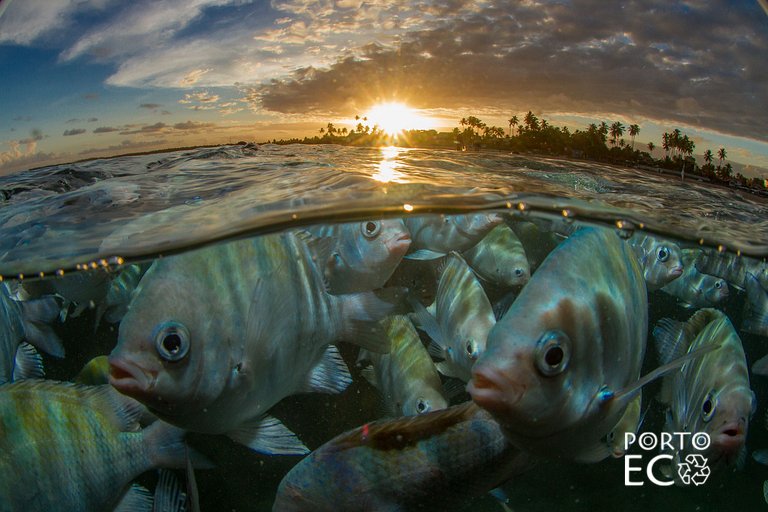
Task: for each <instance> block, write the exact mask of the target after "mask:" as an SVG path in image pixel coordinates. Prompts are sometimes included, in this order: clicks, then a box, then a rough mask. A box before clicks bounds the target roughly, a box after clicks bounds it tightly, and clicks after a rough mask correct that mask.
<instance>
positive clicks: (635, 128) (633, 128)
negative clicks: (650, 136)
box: [629, 124, 640, 151]
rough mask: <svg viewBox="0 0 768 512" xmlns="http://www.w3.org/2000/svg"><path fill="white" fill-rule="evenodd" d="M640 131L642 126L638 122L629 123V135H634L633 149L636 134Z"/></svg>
mask: <svg viewBox="0 0 768 512" xmlns="http://www.w3.org/2000/svg"><path fill="white" fill-rule="evenodd" d="M638 133H640V127H639V126H638V125H636V124H631V125H629V136H630V137H632V151H634V150H635V135H637V134H638Z"/></svg>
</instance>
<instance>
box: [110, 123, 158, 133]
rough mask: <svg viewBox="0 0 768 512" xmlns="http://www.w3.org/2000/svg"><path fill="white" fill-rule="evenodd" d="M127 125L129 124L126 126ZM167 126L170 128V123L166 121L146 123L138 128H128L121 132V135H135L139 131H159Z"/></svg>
mask: <svg viewBox="0 0 768 512" xmlns="http://www.w3.org/2000/svg"><path fill="white" fill-rule="evenodd" d="M126 127H127V126H126ZM165 128H168V125H167V124H165V123H159V122H158V123H155V124H150V125H144V126H142V127H141V128H139V129H137V130H126V131H122V132H120V135H134V134H137V133H156V132H159V131H162V130H164V129H165Z"/></svg>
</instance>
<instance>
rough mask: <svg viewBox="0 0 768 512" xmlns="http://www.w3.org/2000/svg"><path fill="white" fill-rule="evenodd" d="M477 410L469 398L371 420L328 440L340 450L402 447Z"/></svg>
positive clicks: (394, 448) (414, 442) (437, 432)
mask: <svg viewBox="0 0 768 512" xmlns="http://www.w3.org/2000/svg"><path fill="white" fill-rule="evenodd" d="M479 411H480V409H479V407H478V406H477V405H475V403H474V402H471V401H470V402H465V403H463V404H459V405H454V406H453V407H449V408H447V409H441V410H439V411H433V412H428V413H426V414H421V415H419V416H408V417H404V418H397V419H394V420H380V421H374V422H372V423H366V424H365V425H363V426H362V427H358V428H356V429H354V430H350V431H349V432H345V433H344V434H341V435H340V436H338V437H336V438H335V439H334V440H332V441H331V443H332V444H333V445H334V446H335V447H336V448H337V449H339V450H346V449H350V448H355V447H357V446H370V447H372V448H374V449H377V450H384V451H387V450H401V449H404V448H406V447H408V446H412V445H414V444H416V443H418V442H419V441H422V440H424V439H427V438H429V437H432V436H434V435H436V434H439V433H441V432H444V431H445V430H446V429H448V428H450V427H452V426H454V425H456V424H458V423H460V422H462V421H466V420H468V419H469V418H471V417H472V416H474V415H475V414H477V413H478V412H479Z"/></svg>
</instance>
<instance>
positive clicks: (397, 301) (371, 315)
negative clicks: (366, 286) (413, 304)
mask: <svg viewBox="0 0 768 512" xmlns="http://www.w3.org/2000/svg"><path fill="white" fill-rule="evenodd" d="M406 295H407V289H406V288H399V287H392V288H381V289H380V290H374V291H371V292H361V293H350V294H346V295H339V296H338V297H339V299H341V304H342V332H341V337H342V339H343V340H345V341H348V342H350V343H354V344H355V345H358V346H360V347H362V348H364V349H366V350H369V351H371V352H375V353H378V354H388V353H389V351H390V345H391V343H390V340H389V337H388V336H387V329H386V326H385V325H384V324H382V323H381V322H379V320H381V319H382V318H384V317H387V316H389V315H397V314H402V313H405V310H406V306H405V297H406Z"/></svg>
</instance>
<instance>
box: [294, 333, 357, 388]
mask: <svg viewBox="0 0 768 512" xmlns="http://www.w3.org/2000/svg"><path fill="white" fill-rule="evenodd" d="M351 383H352V376H351V375H350V374H349V369H348V368H347V364H346V363H345V362H344V359H342V358H341V354H339V349H337V348H336V347H335V346H334V345H328V347H327V348H326V349H325V352H324V353H323V356H322V357H321V358H320V361H319V362H318V363H317V365H315V367H314V368H312V370H311V371H310V372H309V376H308V378H307V381H306V382H305V383H304V386H303V388H302V391H304V392H307V393H329V394H336V393H341V392H342V391H344V390H345V389H347V387H348V386H349V385H350V384H351Z"/></svg>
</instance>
